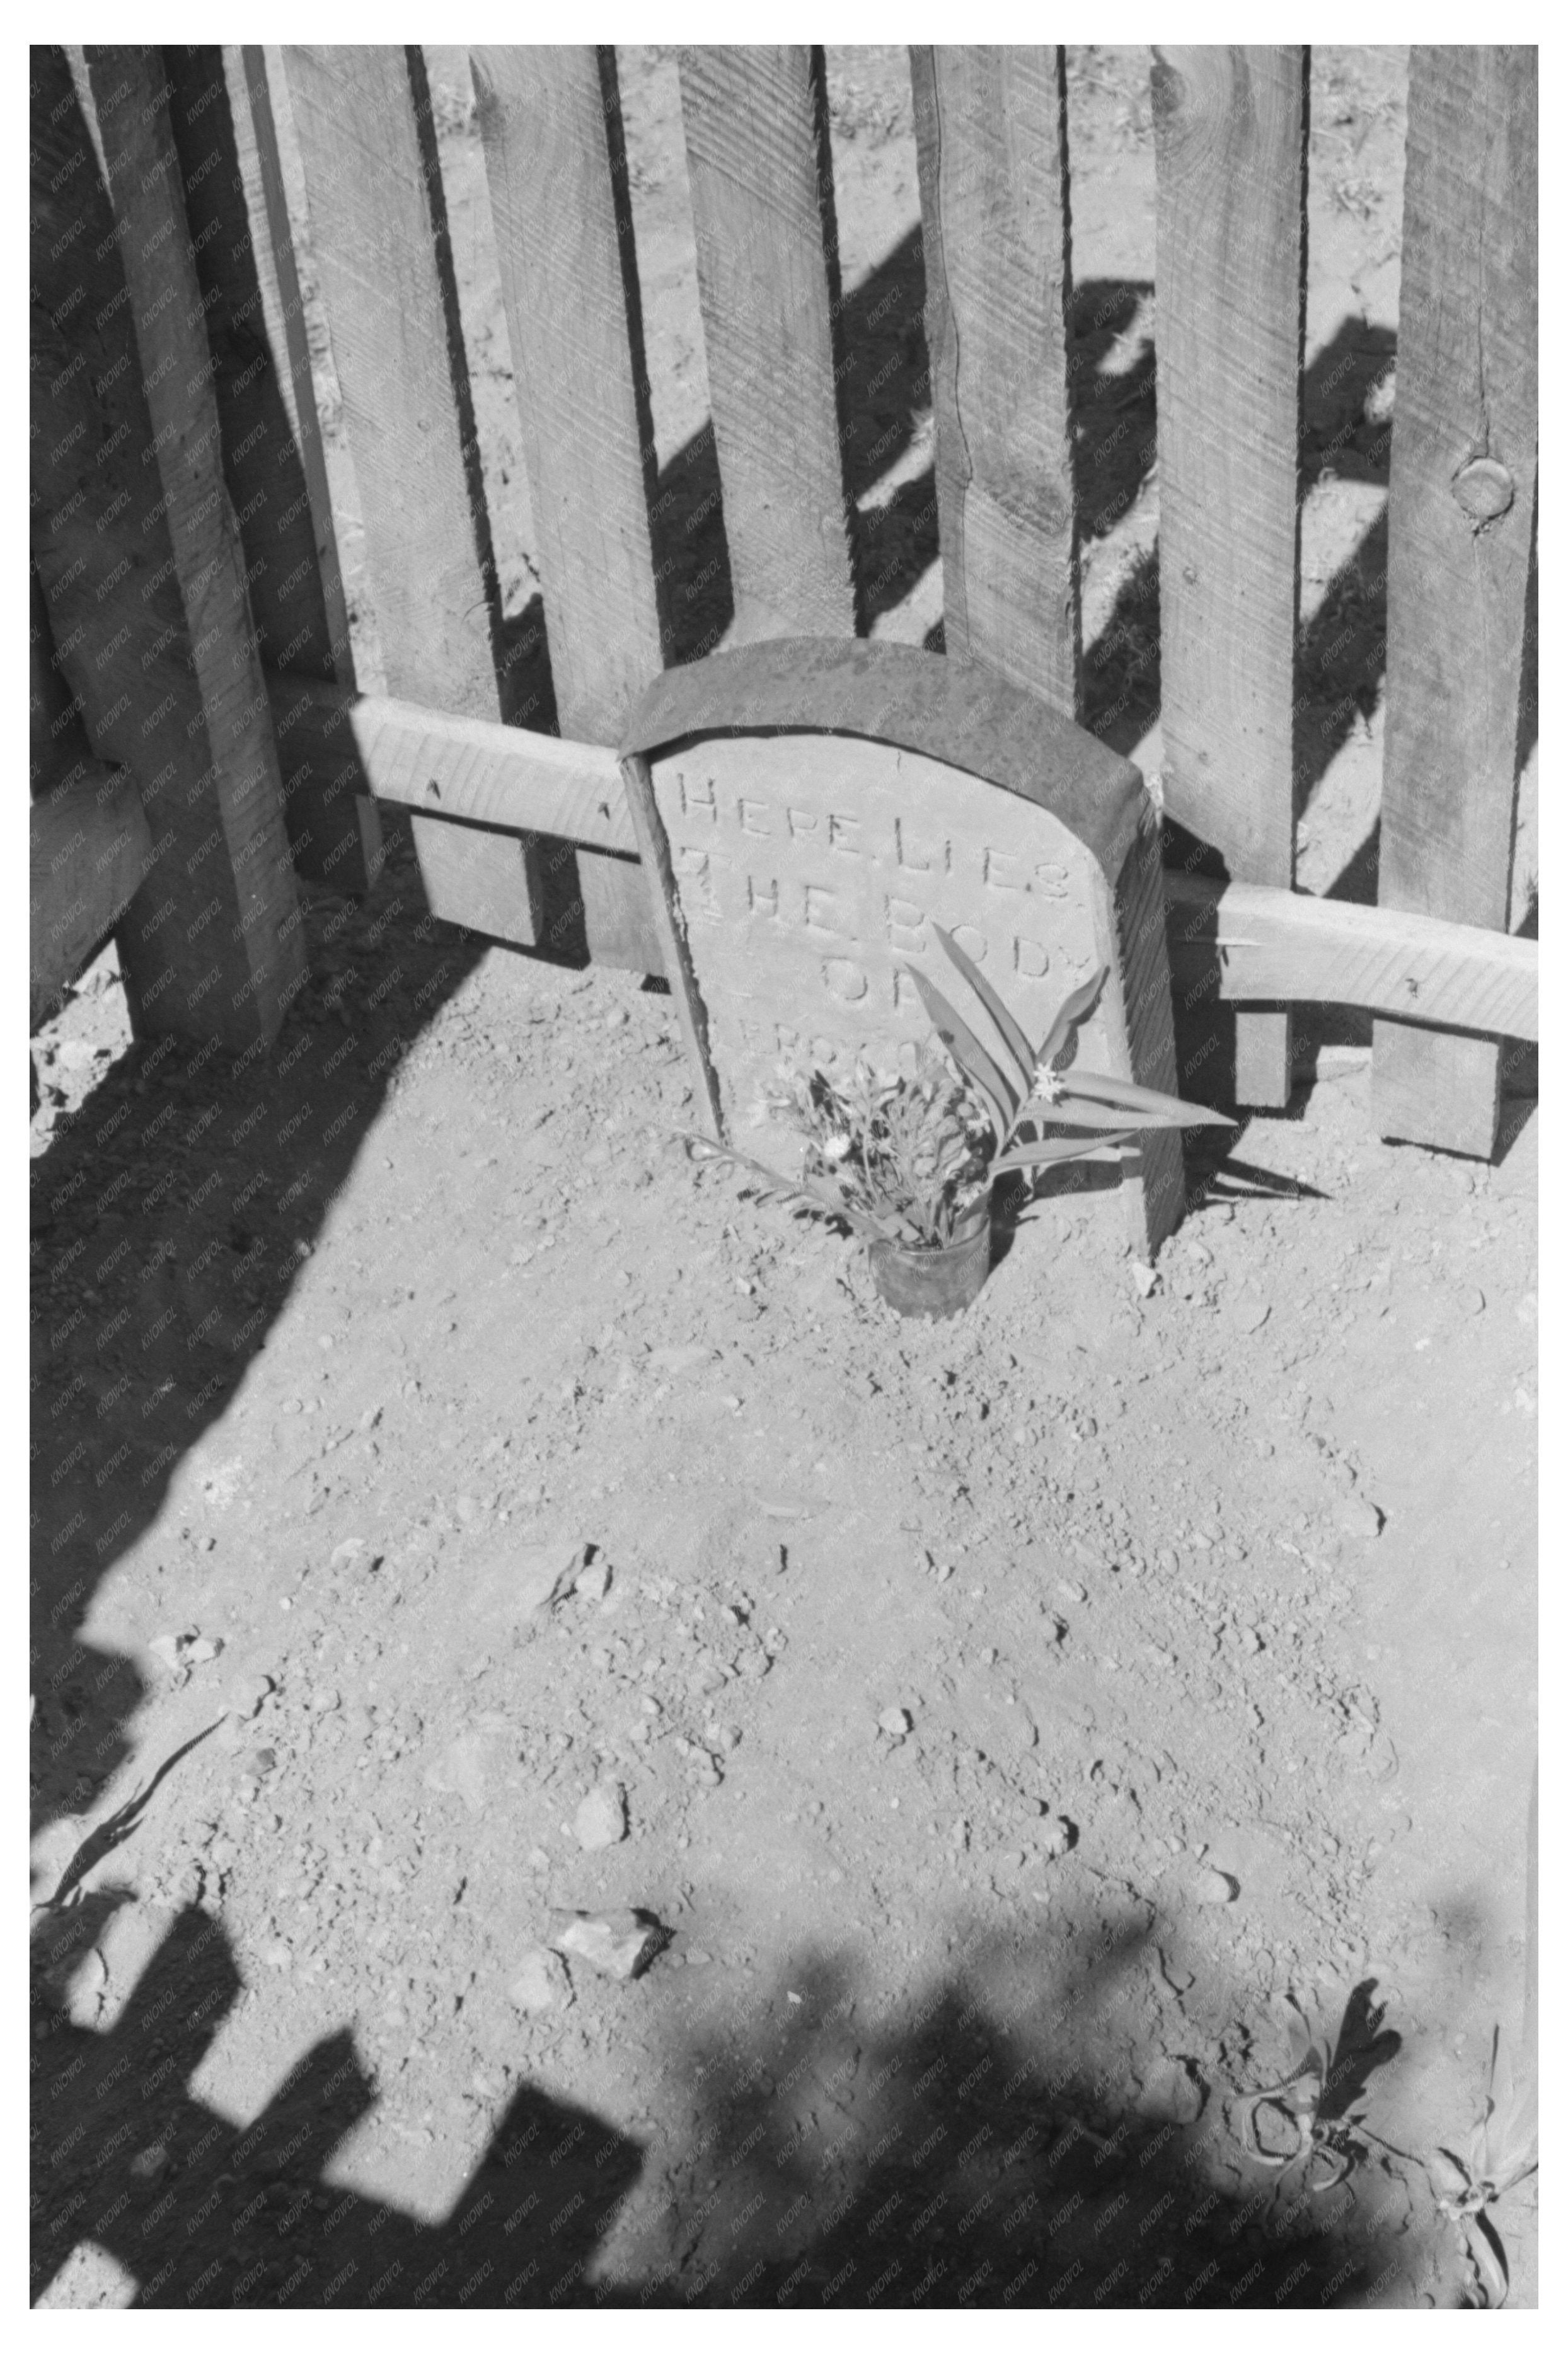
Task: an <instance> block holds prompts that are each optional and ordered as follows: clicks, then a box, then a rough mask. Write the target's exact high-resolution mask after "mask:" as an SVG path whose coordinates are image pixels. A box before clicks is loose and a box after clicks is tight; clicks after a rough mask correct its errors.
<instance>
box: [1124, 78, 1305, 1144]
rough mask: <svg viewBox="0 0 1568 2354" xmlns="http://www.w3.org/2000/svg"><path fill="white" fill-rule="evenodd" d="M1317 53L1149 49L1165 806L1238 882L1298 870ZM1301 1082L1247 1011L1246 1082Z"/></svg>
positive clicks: (1241, 1082) (1242, 1039)
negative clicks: (1297, 753)
mask: <svg viewBox="0 0 1568 2354" xmlns="http://www.w3.org/2000/svg"><path fill="white" fill-rule="evenodd" d="M1307 54H1308V53H1307V51H1306V50H1305V49H1302V48H1262V47H1256V46H1254V47H1246V48H1239V47H1238V48H1223V47H1213V48H1156V49H1155V51H1154V52H1153V68H1152V77H1151V94H1152V101H1153V113H1154V143H1155V161H1156V169H1157V175H1158V187H1157V211H1156V231H1155V245H1156V259H1155V284H1156V287H1157V289H1158V301H1159V306H1160V307H1159V326H1158V363H1157V365H1158V372H1159V373H1158V390H1159V438H1160V706H1161V707H1160V723H1161V726H1162V729H1163V736H1164V750H1165V803H1166V808H1167V809H1168V811H1170V813H1171V816H1172V817H1174V818H1176V819H1178V820H1179V821H1180V822H1181V824H1182V825H1184V826H1186V827H1187V828H1188V829H1189V831H1190V832H1192V833H1193V834H1195V835H1196V836H1197V837H1198V838H1199V840H1200V841H1202V842H1204V843H1210V844H1212V845H1213V848H1214V849H1216V850H1218V851H1219V852H1220V853H1221V854H1223V856H1224V860H1225V863H1226V865H1227V867H1228V868H1229V871H1230V873H1231V875H1233V876H1234V878H1235V879H1236V880H1237V881H1241V882H1248V883H1268V884H1273V885H1277V886H1279V887H1282V888H1288V887H1289V885H1290V884H1291V882H1292V881H1293V880H1294V875H1295V863H1294V843H1295V826H1294V814H1293V805H1292V793H1293V774H1294V771H1293V758H1292V741H1291V737H1292V705H1293V700H1294V663H1295V648H1296V626H1297V619H1298V605H1299V573H1300V565H1299V547H1300V519H1299V502H1298V482H1297V477H1298V440H1299V422H1300V398H1301V392H1300V387H1301V359H1302V344H1303V335H1304V331H1305V323H1306V250H1307V247H1306V185H1307V184H1306V155H1307V91H1308V74H1307ZM1289 1092H1290V1044H1289V1022H1288V1016H1287V1015H1286V1014H1284V1013H1259V1014H1254V1015H1247V1016H1243V1017H1240V1018H1238V1021H1237V1023H1236V1095H1237V1099H1238V1100H1239V1101H1242V1102H1246V1103H1261V1104H1282V1103H1284V1102H1286V1101H1287V1099H1288V1097H1289Z"/></svg>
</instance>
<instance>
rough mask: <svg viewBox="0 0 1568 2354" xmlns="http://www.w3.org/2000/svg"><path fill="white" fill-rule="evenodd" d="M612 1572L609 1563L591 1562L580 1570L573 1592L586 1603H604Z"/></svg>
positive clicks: (574, 1582)
mask: <svg viewBox="0 0 1568 2354" xmlns="http://www.w3.org/2000/svg"><path fill="white" fill-rule="evenodd" d="M609 1577H610V1570H609V1562H607V1561H590V1562H589V1563H588V1564H587V1566H586V1567H584V1568H582V1569H579V1570H578V1572H577V1577H576V1579H575V1580H574V1581H573V1585H572V1592H573V1593H574V1594H577V1595H580V1596H581V1597H582V1599H583V1600H584V1601H585V1602H602V1601H603V1600H604V1597H605V1596H606V1595H607V1594H608V1593H609Z"/></svg>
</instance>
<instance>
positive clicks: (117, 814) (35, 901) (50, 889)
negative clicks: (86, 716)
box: [27, 760, 153, 1030]
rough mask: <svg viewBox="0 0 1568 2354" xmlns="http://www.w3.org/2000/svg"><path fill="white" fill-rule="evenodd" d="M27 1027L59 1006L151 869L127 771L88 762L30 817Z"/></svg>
mask: <svg viewBox="0 0 1568 2354" xmlns="http://www.w3.org/2000/svg"><path fill="white" fill-rule="evenodd" d="M27 849H28V861H27V864H28V907H29V915H30V918H31V922H30V930H29V950H28V960H27V963H28V975H27V978H28V999H29V1027H30V1028H31V1029H33V1030H37V1027H38V1025H39V1023H42V1022H45V1021H47V1020H48V1017H49V1015H50V1014H51V1013H53V1012H54V1011H55V1009H56V1007H57V1006H58V1004H59V1002H60V999H61V998H62V996H63V995H64V993H65V991H66V990H67V988H68V987H69V984H70V983H71V982H72V981H74V980H75V979H76V976H77V974H78V973H79V971H80V970H81V969H82V967H83V965H84V964H85V963H86V962H87V960H88V959H89V957H90V956H91V954H92V952H93V950H94V949H96V948H98V947H99V946H100V945H101V943H102V942H103V941H104V940H105V939H107V938H108V937H109V935H110V933H111V931H112V930H113V929H114V927H115V926H116V924H118V923H119V921H120V919H121V917H122V916H123V914H124V912H125V910H126V908H127V907H129V906H130V904H131V901H132V898H133V897H134V896H135V894H136V892H137V890H138V889H139V887H140V886H141V884H142V883H143V879H144V878H145V876H146V875H147V874H148V873H149V872H150V870H151V868H152V865H153V832H152V828H151V827H150V826H149V824H148V823H147V815H146V811H144V810H143V807H142V798H141V795H140V794H139V793H138V792H137V790H136V782H135V779H134V778H133V777H132V775H131V773H130V771H129V770H128V769H109V768H105V766H104V765H103V763H102V761H101V760H84V761H81V762H79V764H78V772H77V773H76V774H75V775H74V776H73V777H72V778H71V779H70V780H69V782H67V783H64V784H61V785H58V786H57V787H55V788H54V789H52V790H49V791H47V792H45V793H44V794H43V795H42V796H41V797H40V798H39V799H38V800H37V801H34V802H33V804H32V807H31V809H30V811H29V812H28V842H27Z"/></svg>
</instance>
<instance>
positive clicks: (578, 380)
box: [470, 47, 668, 972]
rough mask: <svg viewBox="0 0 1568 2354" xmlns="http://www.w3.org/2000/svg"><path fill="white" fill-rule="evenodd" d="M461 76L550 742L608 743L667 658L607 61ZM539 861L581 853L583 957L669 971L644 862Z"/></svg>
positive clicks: (489, 62)
mask: <svg viewBox="0 0 1568 2354" xmlns="http://www.w3.org/2000/svg"><path fill="white" fill-rule="evenodd" d="M470 64H471V69H472V74H473V85H474V92H475V97H476V99H477V101H478V113H479V123H480V131H481V134H482V139H483V142H484V161H485V171H486V175H487V177H488V180H489V186H490V204H491V212H492V215H493V219H494V223H495V242H496V248H497V251H498V253H499V255H500V261H501V287H502V293H503V298H504V302H505V306H506V323H507V328H508V331H509V334H510V337H511V345H512V365H513V372H514V382H515V386H516V395H517V414H518V421H519V425H520V428H521V433H522V441H523V450H524V462H525V464H526V466H527V470H528V487H529V492H530V493H531V499H532V506H533V514H534V527H535V537H536V540H537V543H538V545H537V548H536V551H535V552H536V559H537V562H538V566H539V574H540V578H541V581H542V583H543V587H544V597H545V622H546V630H547V632H548V636H549V646H550V671H551V676H552V678H553V680H554V683H555V689H556V711H557V714H558V716H559V721H560V728H561V734H562V735H563V736H564V737H570V738H576V739H577V740H579V741H582V742H588V743H598V744H605V745H612V744H615V743H617V742H618V741H619V740H620V731H621V728H622V726H624V724H625V720H626V715H627V713H628V711H629V710H630V707H631V705H632V703H633V702H634V701H635V699H636V697H637V696H638V695H641V692H642V690H643V688H644V687H645V686H647V685H648V684H649V682H650V681H651V680H652V679H653V678H656V677H657V676H658V673H659V672H660V670H661V669H662V667H663V663H664V659H665V652H666V650H667V646H668V633H667V631H662V627H661V610H660V598H659V594H658V589H657V584H656V583H655V579H654V574H653V555H652V542H651V538H650V532H649V501H650V496H651V493H652V488H653V483H654V456H653V423H652V410H651V408H650V406H649V398H648V380H647V366H646V362H645V360H644V357H643V351H642V332H641V306H640V301H639V294H638V285H637V261H636V255H635V251H634V249H633V244H632V235H631V216H630V194H629V190H628V183H627V175H626V159H625V152H624V148H623V144H622V141H621V132H620V101H619V94H618V90H617V85H616V75H615V58H614V53H613V51H612V50H609V49H597V50H596V49H594V48H588V47H579V48H553V47H540V48H526V49H519V48H494V49H475V50H474V51H473V52H472V53H471V58H470ZM547 855H548V856H550V857H552V858H558V857H562V856H566V855H575V858H576V876H577V889H578V893H579V894H580V903H581V908H582V927H583V932H584V935H585V938H586V945H587V948H588V954H589V956H590V957H591V958H592V959H593V960H594V961H595V962H596V963H599V964H615V965H624V966H630V969H631V970H633V971H638V972H659V971H662V968H663V958H662V950H661V948H660V945H659V939H658V936H657V933H656V932H655V930H654V927H653V915H652V907H651V904H650V898H649V885H648V877H647V875H646V874H645V872H644V870H643V869H642V867H641V864H637V863H635V862H634V861H633V860H632V859H630V858H619V857H614V856H609V855H606V854H604V853H603V852H602V851H598V850H594V849H591V848H589V847H588V846H587V845H585V844H582V843H578V845H577V848H576V850H575V852H567V849H566V845H565V844H552V845H551V847H550V850H549V852H548V853H547Z"/></svg>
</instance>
